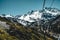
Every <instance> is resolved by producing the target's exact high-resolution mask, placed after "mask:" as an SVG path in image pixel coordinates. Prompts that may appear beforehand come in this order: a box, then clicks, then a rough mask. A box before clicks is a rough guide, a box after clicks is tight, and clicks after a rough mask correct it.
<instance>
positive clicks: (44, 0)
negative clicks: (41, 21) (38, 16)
mask: <svg viewBox="0 0 60 40" xmlns="http://www.w3.org/2000/svg"><path fill="white" fill-rule="evenodd" d="M45 3H46V0H43V7H42V9H44V8H45Z"/></svg>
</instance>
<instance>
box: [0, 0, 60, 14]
mask: <svg viewBox="0 0 60 40" xmlns="http://www.w3.org/2000/svg"><path fill="white" fill-rule="evenodd" d="M51 3H52V0H46V7H50V5H51ZM42 4H43V0H0V14H11V15H23V14H25V13H27V12H28V11H31V10H41V9H42ZM52 7H54V8H58V9H60V0H54V3H53V6H52Z"/></svg>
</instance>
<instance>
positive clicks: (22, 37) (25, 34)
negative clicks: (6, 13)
mask: <svg viewBox="0 0 60 40" xmlns="http://www.w3.org/2000/svg"><path fill="white" fill-rule="evenodd" d="M0 21H5V22H7V24H9V25H10V29H3V28H0V40H44V36H43V34H42V35H41V34H38V32H37V31H36V29H34V28H27V27H23V26H22V25H20V24H18V23H12V22H10V21H7V20H6V19H5V18H0ZM0 27H1V26H0ZM11 31H12V32H11ZM46 38H47V40H53V39H51V38H48V37H47V36H46Z"/></svg>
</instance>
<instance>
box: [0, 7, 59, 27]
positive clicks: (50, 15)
mask: <svg viewBox="0 0 60 40" xmlns="http://www.w3.org/2000/svg"><path fill="white" fill-rule="evenodd" d="M58 15H60V10H58V9H56V8H47V7H46V8H45V9H44V10H35V11H33V10H32V11H31V12H28V13H27V14H24V15H16V16H12V15H10V14H8V15H6V14H2V15H0V17H5V18H6V19H8V20H10V21H12V22H18V23H20V24H22V25H24V26H31V25H33V24H37V22H39V23H40V22H41V21H44V22H46V21H49V20H51V19H54V18H56V17H57V16H58Z"/></svg>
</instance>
